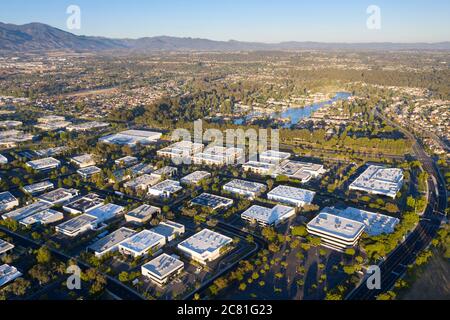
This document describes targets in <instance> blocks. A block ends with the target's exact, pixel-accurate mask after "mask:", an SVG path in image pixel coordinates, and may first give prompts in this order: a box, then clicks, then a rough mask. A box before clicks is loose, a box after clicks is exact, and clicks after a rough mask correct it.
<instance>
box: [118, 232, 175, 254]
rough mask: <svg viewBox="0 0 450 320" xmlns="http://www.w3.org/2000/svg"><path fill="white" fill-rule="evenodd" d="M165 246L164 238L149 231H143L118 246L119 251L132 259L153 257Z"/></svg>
mask: <svg viewBox="0 0 450 320" xmlns="http://www.w3.org/2000/svg"><path fill="white" fill-rule="evenodd" d="M165 244H166V238H165V237H164V236H162V235H160V234H157V233H155V232H153V231H150V230H143V231H141V232H139V233H138V234H135V235H133V236H132V237H130V238H128V239H127V240H126V241H124V242H122V243H121V244H120V245H119V251H120V252H121V253H122V254H124V255H130V256H132V257H133V258H138V257H141V256H147V255H150V256H153V255H154V254H156V253H157V252H158V251H159V250H160V249H161V248H162V247H163V246H164V245H165Z"/></svg>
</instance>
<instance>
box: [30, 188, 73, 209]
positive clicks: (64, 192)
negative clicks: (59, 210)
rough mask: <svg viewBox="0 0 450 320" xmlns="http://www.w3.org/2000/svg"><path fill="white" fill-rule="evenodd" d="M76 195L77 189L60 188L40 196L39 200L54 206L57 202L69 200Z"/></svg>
mask: <svg viewBox="0 0 450 320" xmlns="http://www.w3.org/2000/svg"><path fill="white" fill-rule="evenodd" d="M76 196H78V190H77V189H65V188H59V189H56V190H54V191H50V192H48V193H45V194H43V195H41V196H39V197H38V199H39V201H42V202H46V203H48V204H50V205H53V206H54V205H57V204H62V203H65V202H68V201H69V200H71V199H73V198H75V197H76Z"/></svg>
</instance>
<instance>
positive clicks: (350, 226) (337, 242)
mask: <svg viewBox="0 0 450 320" xmlns="http://www.w3.org/2000/svg"><path fill="white" fill-rule="evenodd" d="M307 230H308V232H309V233H310V234H312V235H315V236H318V237H320V238H321V240H322V245H323V246H325V247H328V248H330V249H333V250H337V251H343V250H345V249H347V248H351V247H354V246H356V244H357V243H358V240H359V238H360V237H361V235H362V234H363V232H364V230H365V226H364V224H363V223H360V222H357V221H354V220H350V219H346V218H342V217H338V216H335V215H332V214H328V213H319V214H318V215H317V216H316V217H315V218H314V219H312V220H311V221H310V222H309V223H308V225H307Z"/></svg>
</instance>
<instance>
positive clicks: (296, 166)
mask: <svg viewBox="0 0 450 320" xmlns="http://www.w3.org/2000/svg"><path fill="white" fill-rule="evenodd" d="M325 172H326V170H325V168H324V166H323V165H321V164H314V163H308V162H299V161H291V160H286V161H283V162H281V163H280V164H279V165H278V166H277V168H276V169H275V171H274V172H273V173H272V176H273V177H278V176H287V177H289V178H291V179H296V180H300V181H301V182H302V183H307V182H309V181H310V180H311V179H316V178H318V177H320V176H321V175H323V174H324V173H325Z"/></svg>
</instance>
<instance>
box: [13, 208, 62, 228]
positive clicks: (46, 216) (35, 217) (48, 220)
mask: <svg viewBox="0 0 450 320" xmlns="http://www.w3.org/2000/svg"><path fill="white" fill-rule="evenodd" d="M63 219H64V214H62V213H61V212H59V211H55V210H52V209H46V210H43V211H39V212H37V213H35V214H32V215H31V216H28V217H26V218H24V219H22V220H20V224H22V225H24V226H25V227H31V226H33V225H35V224H38V225H44V226H45V225H48V224H52V223H55V222H58V221H61V220H63Z"/></svg>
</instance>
